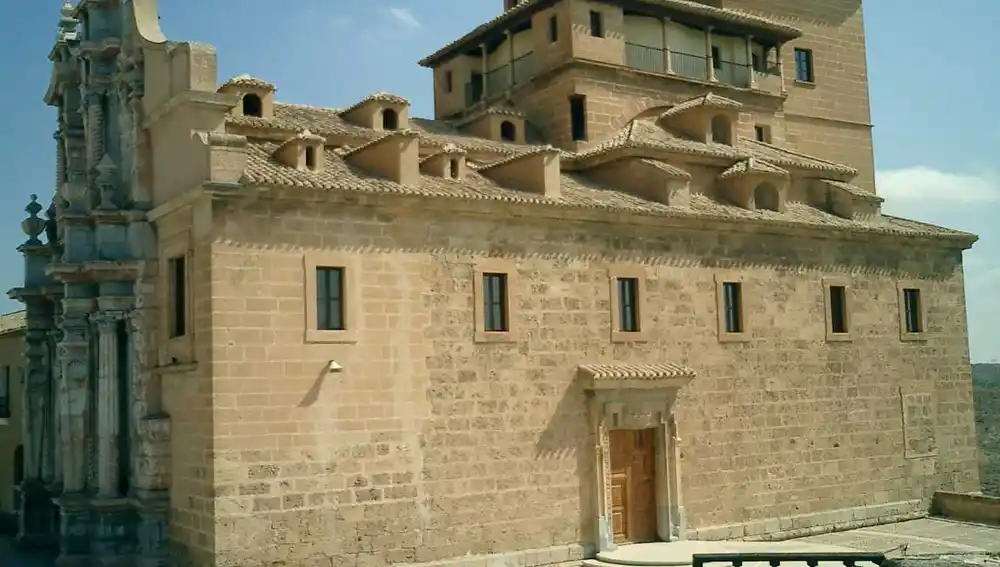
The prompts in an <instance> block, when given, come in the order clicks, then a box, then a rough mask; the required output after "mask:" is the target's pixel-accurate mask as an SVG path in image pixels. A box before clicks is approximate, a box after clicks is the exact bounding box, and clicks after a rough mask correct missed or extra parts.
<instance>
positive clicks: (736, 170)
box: [719, 156, 788, 179]
mask: <svg viewBox="0 0 1000 567" xmlns="http://www.w3.org/2000/svg"><path fill="white" fill-rule="evenodd" d="M752 174H756V175H774V176H778V177H788V172H787V171H785V170H784V169H781V168H780V167H775V166H773V165H771V164H769V163H767V162H766V161H764V160H762V159H757V158H755V157H753V156H751V157H749V158H747V159H745V160H743V161H740V162H737V163H736V164H734V165H733V166H732V167H730V168H729V169H727V170H725V171H723V172H722V173H720V174H719V179H732V178H733V177H740V176H743V175H752Z"/></svg>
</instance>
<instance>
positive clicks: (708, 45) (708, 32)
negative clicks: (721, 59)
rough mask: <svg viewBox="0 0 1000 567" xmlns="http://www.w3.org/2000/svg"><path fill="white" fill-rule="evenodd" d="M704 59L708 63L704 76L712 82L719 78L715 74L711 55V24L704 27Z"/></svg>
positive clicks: (713, 58)
mask: <svg viewBox="0 0 1000 567" xmlns="http://www.w3.org/2000/svg"><path fill="white" fill-rule="evenodd" d="M705 61H706V62H707V63H708V70H707V75H706V77H707V78H708V80H709V81H711V82H713V83H714V82H716V81H717V80H719V79H718V77H716V76H715V57H714V56H713V55H712V26H708V27H707V28H705Z"/></svg>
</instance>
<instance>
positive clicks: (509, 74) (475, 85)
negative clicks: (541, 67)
mask: <svg viewBox="0 0 1000 567" xmlns="http://www.w3.org/2000/svg"><path fill="white" fill-rule="evenodd" d="M534 67H535V57H534V53H533V52H531V51H529V52H527V53H525V54H524V55H522V56H520V57H518V58H516V59H514V60H513V61H511V62H510V63H509V64H506V65H501V66H500V67H497V68H496V69H492V70H490V71H487V72H486V75H485V76H483V75H478V74H477V75H475V77H481V78H479V79H476V80H473V81H469V82H468V83H465V91H464V94H465V106H467V107H468V106H472V105H474V104H476V103H477V102H479V101H481V100H483V99H484V98H488V97H491V96H493V95H496V94H500V93H502V92H504V91H506V90H507V89H509V88H510V87H512V86H515V85H522V84H524V83H526V82H528V80H530V79H531V77H532V76H533V75H534ZM483 77H484V78H483ZM511 79H513V83H512V82H511ZM484 86H485V92H484ZM484 95H485V96H484Z"/></svg>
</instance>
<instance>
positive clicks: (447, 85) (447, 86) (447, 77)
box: [444, 71, 454, 93]
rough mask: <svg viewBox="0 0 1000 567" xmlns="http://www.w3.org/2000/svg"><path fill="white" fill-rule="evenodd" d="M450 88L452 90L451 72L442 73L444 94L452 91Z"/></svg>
mask: <svg viewBox="0 0 1000 567" xmlns="http://www.w3.org/2000/svg"><path fill="white" fill-rule="evenodd" d="M452 88H454V87H453V86H452V76H451V71H445V72H444V92H446V93H450V92H451V90H452Z"/></svg>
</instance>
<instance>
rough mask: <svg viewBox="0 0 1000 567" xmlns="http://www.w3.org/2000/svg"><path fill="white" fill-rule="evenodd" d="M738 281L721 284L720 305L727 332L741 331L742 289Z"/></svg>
mask: <svg viewBox="0 0 1000 567" xmlns="http://www.w3.org/2000/svg"><path fill="white" fill-rule="evenodd" d="M742 287H743V286H742V285H741V284H740V282H725V283H723V284H722V307H723V310H724V313H723V317H724V320H725V325H726V326H725V329H726V332H727V333H742V332H743V305H742V304H743V289H742Z"/></svg>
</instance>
